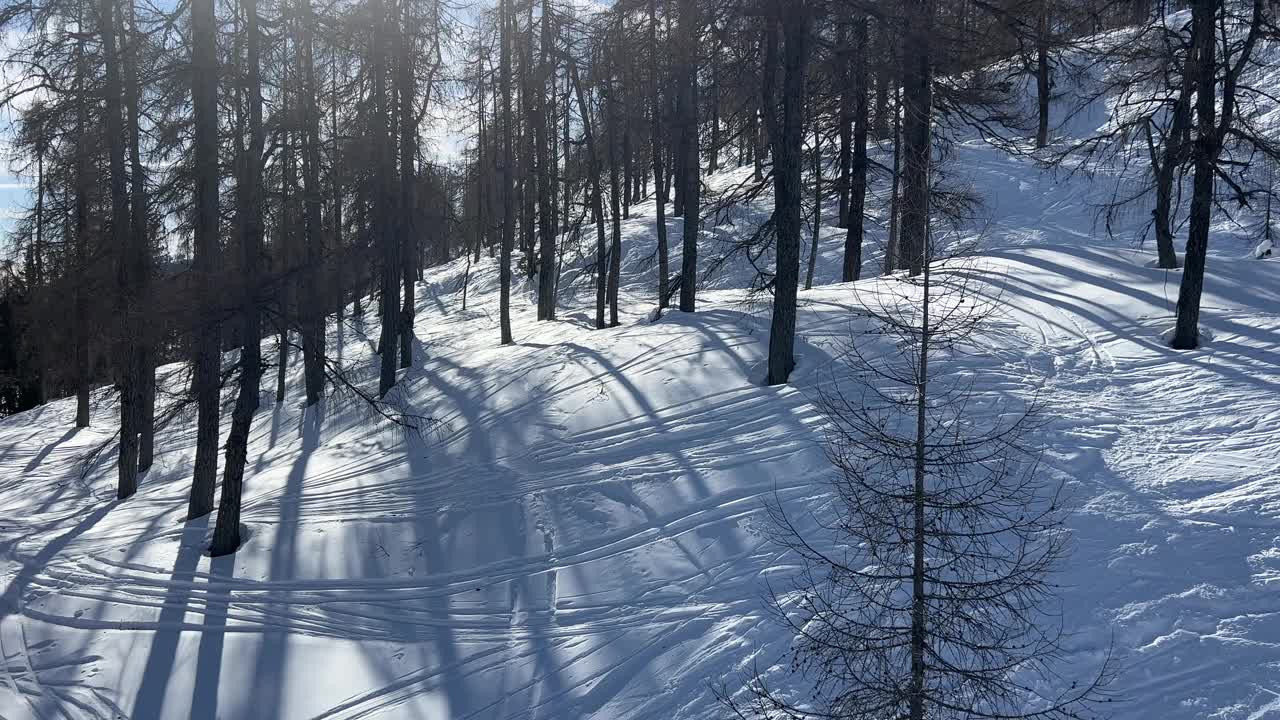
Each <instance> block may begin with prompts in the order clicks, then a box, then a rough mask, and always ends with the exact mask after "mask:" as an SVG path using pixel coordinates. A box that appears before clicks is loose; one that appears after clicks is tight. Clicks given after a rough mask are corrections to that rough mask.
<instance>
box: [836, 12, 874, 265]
mask: <svg viewBox="0 0 1280 720" xmlns="http://www.w3.org/2000/svg"><path fill="white" fill-rule="evenodd" d="M855 23H856V24H855V26H854V36H853V42H854V45H855V48H854V52H855V53H856V54H855V56H854V66H853V82H852V94H853V121H854V131H853V157H852V163H851V168H850V169H851V172H850V178H849V180H850V182H849V215H848V217H847V218H846V221H847V223H848V224H847V225H846V226H845V238H844V266H843V268H842V277H841V279H842V280H843V281H844V282H851V281H853V280H858V279H859V278H861V277H862V239H863V226H864V224H865V221H866V218H865V213H864V212H863V210H864V208H865V206H866V199H867V121H868V120H869V118H868V112H867V110H868V108H867V17H866V16H865V15H859V16H858V17H857V18H856V19H855Z"/></svg>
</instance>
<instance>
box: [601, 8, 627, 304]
mask: <svg viewBox="0 0 1280 720" xmlns="http://www.w3.org/2000/svg"><path fill="white" fill-rule="evenodd" d="M618 30H619V32H618V36H619V40H620V39H621V34H622V33H621V30H622V28H621V27H619V28H618ZM615 51H616V49H615ZM615 67H616V63H615ZM605 116H606V120H605V125H606V131H605V143H606V144H608V146H609V217H610V220H611V223H610V225H611V230H612V233H613V234H612V244H611V245H610V247H609V277H608V281H609V326H610V327H617V325H618V281H619V276H620V274H621V267H622V208H621V204H622V203H621V200H622V197H621V196H622V185H621V181H620V172H619V171H620V170H621V168H620V167H619V158H618V143H619V140H620V138H619V137H618V136H619V134H620V132H624V131H622V130H621V128H620V127H619V125H620V120H619V118H618V87H617V80H616V78H613V77H611V78H609V79H607V80H606V81H605Z"/></svg>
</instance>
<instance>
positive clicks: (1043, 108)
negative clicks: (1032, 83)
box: [1036, 0, 1052, 148]
mask: <svg viewBox="0 0 1280 720" xmlns="http://www.w3.org/2000/svg"><path fill="white" fill-rule="evenodd" d="M1050 2H1052V0H1040V13H1039V26H1038V28H1037V32H1036V101H1037V105H1038V108H1039V117H1040V124H1039V127H1038V128H1037V129H1036V147H1038V148H1042V147H1044V146H1045V145H1048V144H1049V80H1050V78H1049V20H1050V18H1049V3H1050Z"/></svg>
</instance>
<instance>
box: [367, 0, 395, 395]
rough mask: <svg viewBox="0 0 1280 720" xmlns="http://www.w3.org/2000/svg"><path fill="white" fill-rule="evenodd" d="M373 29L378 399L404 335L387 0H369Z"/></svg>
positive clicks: (389, 382) (390, 379)
mask: <svg viewBox="0 0 1280 720" xmlns="http://www.w3.org/2000/svg"><path fill="white" fill-rule="evenodd" d="M370 12H371V14H372V16H373V17H372V21H373V28H372V32H371V33H370V35H369V50H370V54H371V55H372V58H373V63H372V67H371V68H370V71H371V72H372V73H373V117H372V123H371V125H372V127H371V129H370V135H371V136H372V138H373V142H374V143H375V144H376V145H377V148H376V151H375V152H376V153H377V165H376V168H375V171H374V175H375V178H374V197H373V202H374V207H375V211H374V217H373V218H372V221H373V227H374V238H375V240H376V242H377V245H378V249H379V250H380V255H381V256H382V273H381V283H380V285H381V291H382V299H381V309H382V324H381V330H380V333H379V352H380V353H381V354H382V356H381V362H380V364H379V371H378V397H386V394H387V393H388V392H389V391H390V390H391V388H392V387H394V386H395V384H396V356H397V353H396V345H397V343H398V342H399V339H400V332H401V327H400V272H399V271H400V266H401V257H400V256H401V252H400V242H399V240H400V238H399V237H398V228H399V224H398V221H397V219H396V207H395V206H396V205H397V204H398V203H397V202H396V200H395V199H396V193H395V186H394V179H395V176H396V159H395V141H394V139H393V138H392V135H391V128H390V112H391V110H390V107H391V104H392V102H393V101H392V100H390V99H389V94H388V92H387V73H388V70H389V68H388V65H387V56H386V49H385V48H386V45H385V39H386V38H387V37H388V32H389V28H388V27H387V26H388V20H389V18H388V17H387V11H386V8H385V7H384V5H383V3H382V0H372V2H371V3H370Z"/></svg>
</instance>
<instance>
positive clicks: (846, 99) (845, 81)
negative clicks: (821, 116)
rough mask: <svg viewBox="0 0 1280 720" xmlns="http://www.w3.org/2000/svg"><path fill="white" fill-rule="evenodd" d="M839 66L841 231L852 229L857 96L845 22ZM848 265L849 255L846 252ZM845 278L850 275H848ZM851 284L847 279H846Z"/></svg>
mask: <svg viewBox="0 0 1280 720" xmlns="http://www.w3.org/2000/svg"><path fill="white" fill-rule="evenodd" d="M836 47H837V48H838V50H837V52H836V62H837V63H838V64H839V74H840V110H839V115H838V117H837V119H836V121H837V122H838V123H839V134H840V180H839V184H838V185H837V188H838V190H839V192H840V215H839V224H838V226H839V227H842V228H847V227H849V190H850V188H851V186H852V180H853V178H852V175H853V95H854V93H856V92H857V88H855V87H854V79H853V78H852V77H851V76H850V74H849V43H848V27H847V26H846V24H845V22H844V21H843V20H842V21H841V22H840V25H839V26H838V27H837V29H836ZM845 258H846V263H847V260H848V251H847V250H846V251H845ZM845 274H848V273H847V272H846V273H845ZM845 280H846V281H848V278H845Z"/></svg>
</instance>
